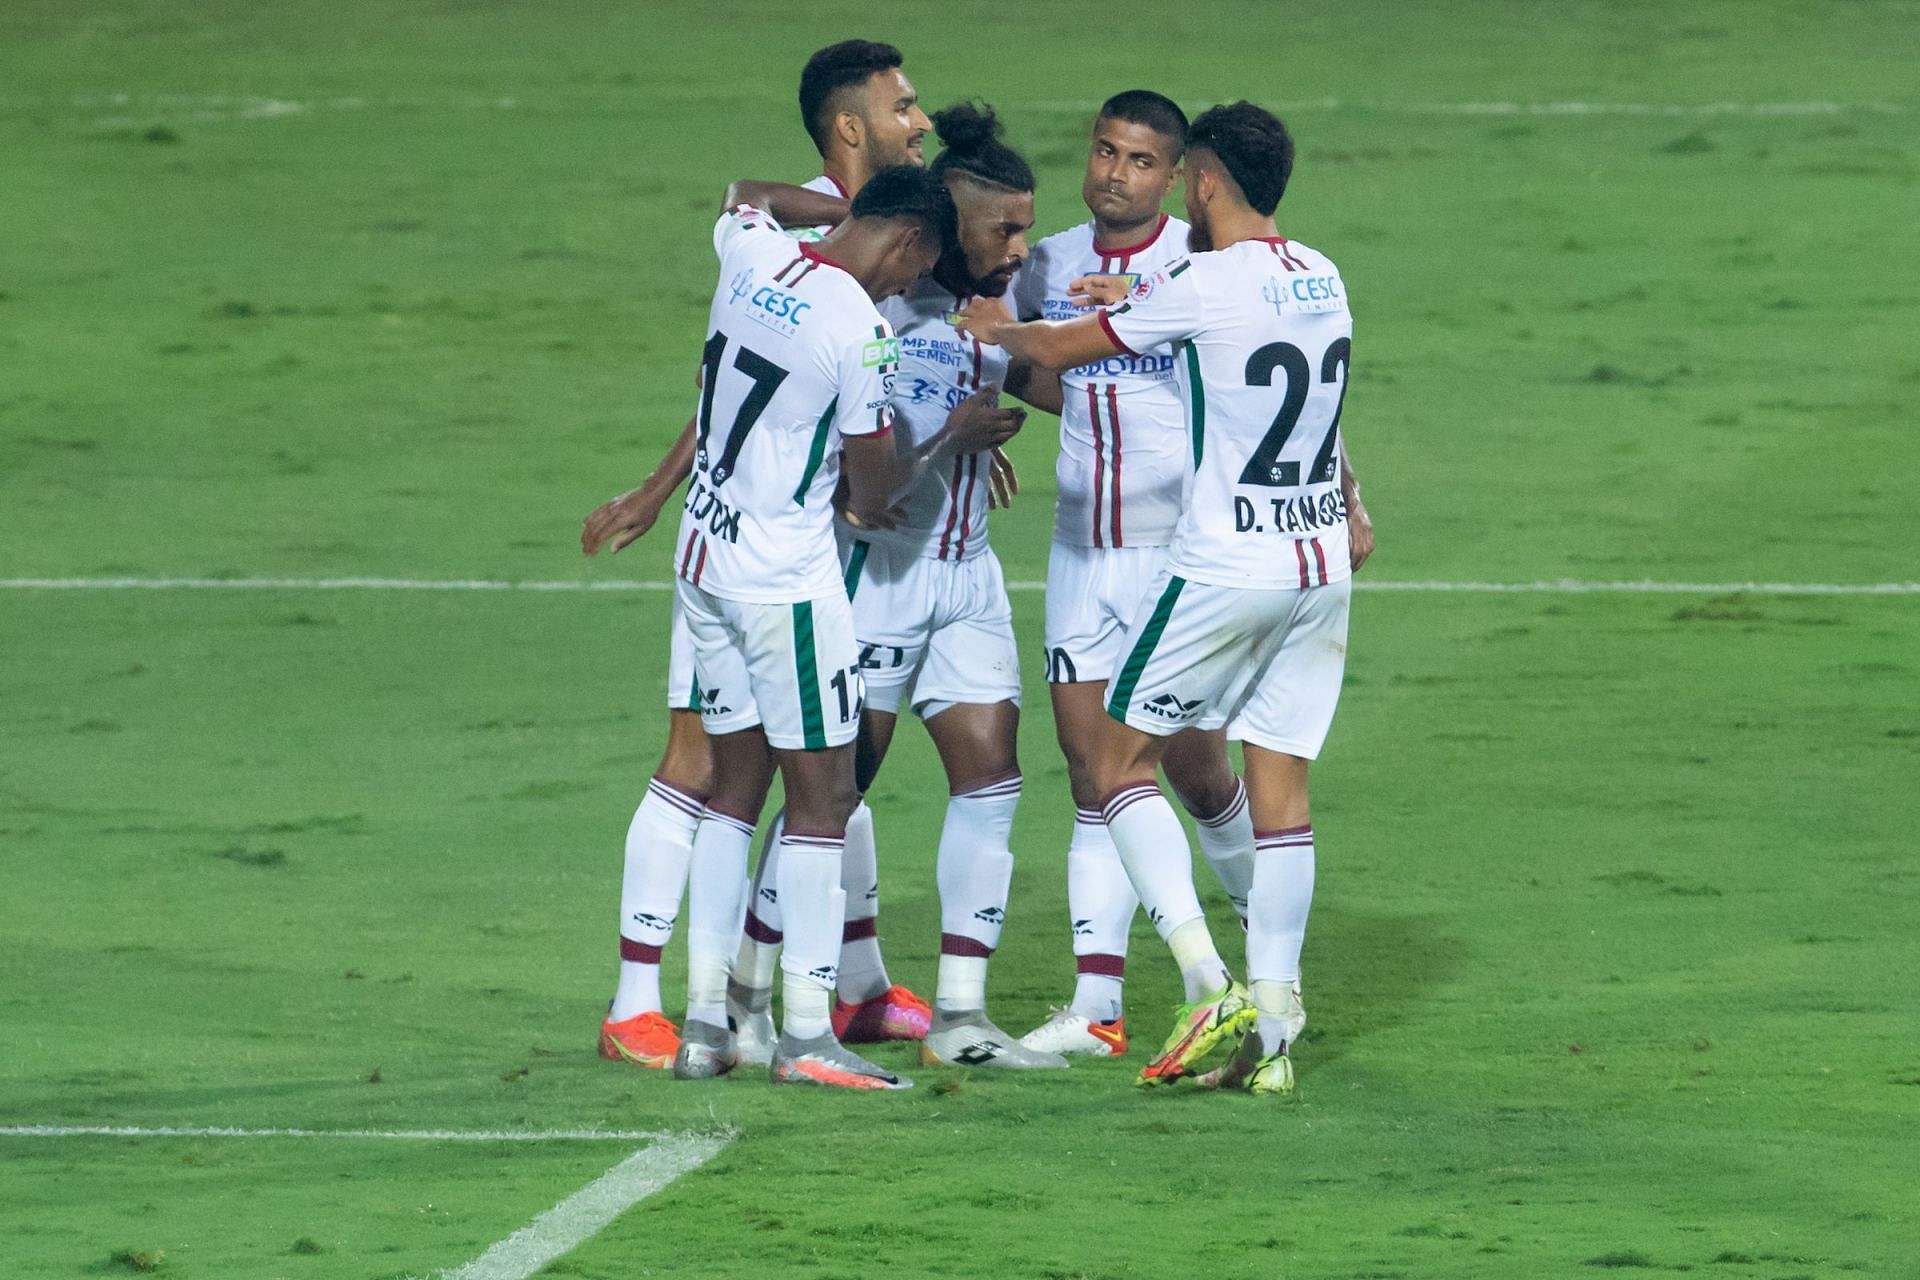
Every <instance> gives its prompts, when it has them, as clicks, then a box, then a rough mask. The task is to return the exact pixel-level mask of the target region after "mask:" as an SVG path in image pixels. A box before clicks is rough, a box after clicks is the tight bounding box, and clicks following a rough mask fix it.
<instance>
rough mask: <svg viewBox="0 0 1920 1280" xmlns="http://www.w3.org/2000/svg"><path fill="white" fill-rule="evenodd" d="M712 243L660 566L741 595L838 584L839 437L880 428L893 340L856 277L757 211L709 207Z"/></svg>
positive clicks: (756, 599)
mask: <svg viewBox="0 0 1920 1280" xmlns="http://www.w3.org/2000/svg"><path fill="white" fill-rule="evenodd" d="M713 245H714V249H715V251H716V252H718V253H719V255H720V287H719V288H718V289H717V290H715V292H714V295H713V307H712V309H711V310H710V311H709V313H708V321H707V333H708V335H709V336H708V338H707V342H706V347H705V348H704V351H703V353H702V361H701V363H702V369H703V374H702V379H701V389H700V408H699V414H698V427H697V431H698V440H699V448H698V450H697V452H696V453H695V455H694V469H693V478H692V480H691V481H690V482H689V483H688V485H687V498H686V503H685V506H684V508H683V510H682V512H681V516H680V537H679V542H678V543H677V544H676V549H675V555H674V571H675V573H677V574H678V575H679V576H680V577H682V578H684V579H686V580H687V581H688V582H690V583H692V584H693V585H695V586H697V587H702V588H705V589H706V590H707V591H709V592H711V593H712V594H714V595H716V596H720V597H722V598H723V599H728V600H741V601H747V602H750V603H760V604H778V603H782V602H788V601H794V602H797V601H801V600H811V599H817V598H819V597H820V596H823V595H829V594H832V593H835V592H842V591H844V590H845V588H844V587H843V586H842V584H841V581H840V561H839V554H838V551H837V549H836V547H835V543H834V536H833V491H834V487H835V486H836V485H837V484H838V483H839V479H840V439H841V437H843V436H870V435H876V434H881V433H884V432H886V431H888V430H889V429H890V428H891V426H892V420H893V419H892V414H891V412H890V411H889V410H888V407H887V398H888V396H889V395H890V394H891V393H892V390H893V379H894V370H895V368H896V362H897V361H898V359H899V354H900V352H899V344H898V343H896V342H895V341H894V339H893V331H892V330H891V329H889V328H888V327H887V322H886V321H885V320H882V319H881V318H880V313H879V311H878V310H876V309H875V308H874V305H873V300H872V299H871V298H869V297H868V296H867V292H866V290H865V289H864V288H862V287H861V285H860V282H859V281H857V280H855V279H854V278H853V277H852V276H851V275H849V274H848V273H847V272H846V271H844V270H842V269H841V268H840V267H838V266H836V265H834V263H832V262H831V261H829V260H828V259H826V258H824V257H822V256H821V255H820V254H819V252H818V251H817V250H816V249H814V247H813V246H812V245H810V244H804V243H802V244H795V243H794V242H793V240H792V239H791V238H789V237H788V236H787V234H786V233H785V232H784V231H782V230H781V228H780V226H779V224H778V223H776V222H774V220H773V219H772V218H770V217H768V216H767V215H766V214H765V213H763V212H761V211H760V210H758V209H755V208H752V207H751V206H748V205H741V206H738V207H737V208H734V209H730V210H728V211H727V212H726V213H724V214H722V215H721V217H720V221H719V223H718V224H717V225H716V226H715V227H714V233H713Z"/></svg>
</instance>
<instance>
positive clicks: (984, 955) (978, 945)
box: [940, 933, 993, 960]
mask: <svg viewBox="0 0 1920 1280" xmlns="http://www.w3.org/2000/svg"><path fill="white" fill-rule="evenodd" d="M940 954H941V955H943V956H979V957H980V958H981V959H982V960H986V959H989V958H991V957H992V955H993V948H992V947H990V946H988V945H987V944H986V943H984V942H980V941H977V940H975V939H973V938H969V937H965V936H964V935H961V934H958V933H943V934H941V935H940Z"/></svg>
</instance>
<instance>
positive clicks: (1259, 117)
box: [1187, 100, 1293, 217]
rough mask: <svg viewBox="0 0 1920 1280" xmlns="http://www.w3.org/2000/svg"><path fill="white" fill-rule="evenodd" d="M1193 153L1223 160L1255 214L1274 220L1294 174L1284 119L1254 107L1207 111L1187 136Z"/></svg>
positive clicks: (1240, 105) (1231, 105) (1245, 104)
mask: <svg viewBox="0 0 1920 1280" xmlns="http://www.w3.org/2000/svg"><path fill="white" fill-rule="evenodd" d="M1187 149H1188V150H1189V151H1201V150H1205V151H1210V152H1212V153H1213V154H1214V155H1216V156H1218V157H1219V158H1220V163H1221V164H1222V165H1224V166H1225V167H1226V170H1227V172H1228V173H1229V174H1231V175H1232V176H1233V180H1234V181H1235V182H1237V183H1239V184H1240V193H1241V194H1242V195H1244V196H1245V197H1246V198H1247V203H1248V204H1250V205H1252V206H1253V208H1254V211H1255V212H1257V213H1261V214H1264V215H1266V216H1267V217H1272V216H1273V211H1274V210H1275V209H1276V208H1278V207H1279V205H1280V197H1281V196H1283V195H1285V194H1286V193H1287V179H1288V178H1289V177H1290V176H1292V174H1293V135H1292V134H1290V133H1288V132H1287V126H1286V125H1284V124H1281V123H1280V117H1278V116H1276V115H1274V114H1273V113H1272V112H1271V111H1268V110H1266V109H1265V108H1264V107H1256V106H1254V105H1253V104H1252V103H1251V102H1246V101H1244V100H1243V101H1240V102H1234V103H1229V104H1228V105H1226V106H1224V107H1214V108H1212V109H1211V110H1208V111H1204V112H1202V113H1201V114H1200V118H1199V119H1198V120H1195V121H1194V122H1193V127H1192V128H1190V129H1188V130H1187Z"/></svg>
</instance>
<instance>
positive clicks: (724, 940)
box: [687, 809, 753, 1027]
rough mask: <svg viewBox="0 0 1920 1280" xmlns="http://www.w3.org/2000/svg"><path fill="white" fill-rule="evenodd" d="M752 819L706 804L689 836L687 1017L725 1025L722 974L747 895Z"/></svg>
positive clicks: (728, 963)
mask: <svg viewBox="0 0 1920 1280" xmlns="http://www.w3.org/2000/svg"><path fill="white" fill-rule="evenodd" d="M752 843H753V824H752V823H751V822H748V821H747V820H746V819H744V818H736V817H733V816H732V815H730V814H725V813H720V812H718V811H716V810H714V809H708V810H707V811H706V813H705V814H703V815H702V816H701V819H700V829H699V830H698V831H696V832H695V833H694V836H693V866H692V868H691V875H690V877H689V880H688V885H687V1017H688V1019H689V1020H698V1021H700V1022H710V1023H712V1024H714V1025H715V1026H721V1027H724V1026H726V1025H727V975H728V973H729V971H730V970H731V968H732V965H731V961H732V959H733V950H734V943H735V940H736V939H738V938H739V936H740V912H741V903H742V902H743V901H744V900H745V898H746V895H747V848H748V846H750V845H751V844H752Z"/></svg>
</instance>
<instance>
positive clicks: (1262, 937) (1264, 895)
mask: <svg viewBox="0 0 1920 1280" xmlns="http://www.w3.org/2000/svg"><path fill="white" fill-rule="evenodd" d="M1255 848H1256V849H1257V850H1258V852H1257V853H1256V854H1255V859H1254V864H1253V913H1252V914H1251V915H1250V916H1249V917H1248V918H1247V977H1248V978H1249V979H1250V980H1252V981H1257V982H1277V983H1280V984H1281V985H1283V986H1287V987H1291V986H1292V985H1293V983H1295V982H1296V981H1298V980H1299V977H1300V948H1301V947H1302V946H1303V945H1304V944H1305V943H1306V940H1307V913H1308V911H1309V910H1310V909H1311V908H1312V906H1313V828H1312V827H1311V826H1305V827H1288V828H1286V829H1285V830H1283V831H1262V832H1260V833H1259V835H1258V837H1257V838H1256V839H1255Z"/></svg>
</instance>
